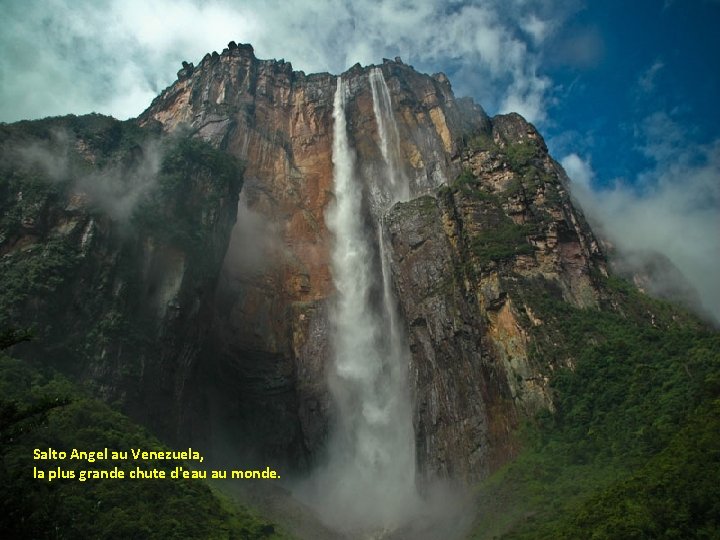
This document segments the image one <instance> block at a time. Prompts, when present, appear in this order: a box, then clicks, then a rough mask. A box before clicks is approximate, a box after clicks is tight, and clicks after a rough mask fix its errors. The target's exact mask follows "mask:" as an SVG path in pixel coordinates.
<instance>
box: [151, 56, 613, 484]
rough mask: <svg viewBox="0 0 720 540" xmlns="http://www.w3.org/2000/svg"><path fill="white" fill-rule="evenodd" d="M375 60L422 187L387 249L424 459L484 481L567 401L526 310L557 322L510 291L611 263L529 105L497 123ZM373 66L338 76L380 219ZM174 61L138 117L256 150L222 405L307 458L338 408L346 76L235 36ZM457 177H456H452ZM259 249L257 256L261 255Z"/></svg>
mask: <svg viewBox="0 0 720 540" xmlns="http://www.w3.org/2000/svg"><path fill="white" fill-rule="evenodd" d="M380 69H381V70H382V74H383V77H384V79H385V81H386V82H387V86H388V89H389V92H390V97H391V101H392V108H393V111H394V116H395V121H396V123H397V129H398V134H399V140H400V154H401V165H400V168H401V171H399V174H401V175H404V176H405V177H406V178H407V179H408V180H409V186H410V198H411V199H414V200H413V201H411V202H409V203H406V204H400V205H398V206H396V207H395V208H393V210H392V211H391V212H390V214H389V216H388V219H387V220H386V234H387V235H388V236H387V237H388V238H389V239H390V240H389V242H388V245H387V246H386V248H387V249H388V250H389V251H390V255H391V257H390V258H391V260H392V274H393V282H394V286H395V289H396V293H397V296H398V298H399V302H400V308H401V312H402V315H403V318H404V321H405V324H406V331H407V336H408V340H409V342H410V346H411V349H412V353H413V355H412V356H413V360H412V366H411V378H412V380H411V386H412V391H413V394H414V403H415V413H414V424H415V433H416V445H417V459H418V464H419V466H420V468H421V469H422V471H423V472H424V473H425V474H427V475H428V476H435V475H437V476H453V477H456V478H466V479H469V478H474V477H478V476H481V475H484V474H485V473H486V472H487V471H488V470H490V469H491V468H493V467H496V466H497V465H499V464H501V463H503V462H504V461H505V460H507V459H508V457H509V456H511V455H512V454H513V452H514V448H515V445H514V442H513V439H512V433H513V430H514V428H515V427H517V425H518V421H519V419H520V418H521V417H522V416H524V415H528V414H532V413H534V412H535V411H537V410H538V409H539V408H540V407H552V401H551V398H550V394H549V390H548V388H547V373H548V370H550V369H552V367H553V366H547V365H543V364H542V361H541V360H539V359H537V358H532V357H531V354H530V352H529V351H530V349H531V344H530V343H529V337H528V328H527V326H528V325H536V324H542V322H541V321H537V320H534V319H533V315H532V313H531V311H530V310H529V309H526V308H525V307H524V306H523V304H522V303H521V302H520V301H519V300H518V299H516V298H514V297H513V294H512V293H511V291H512V290H513V287H517V286H518V285H517V284H518V280H520V279H526V278H527V279H529V278H532V277H536V276H542V277H543V278H545V279H547V280H549V281H552V282H554V283H556V284H557V286H558V287H559V288H560V289H561V290H562V294H563V296H564V297H565V299H566V300H567V301H568V302H570V303H572V304H574V305H577V306H593V305H596V304H597V302H598V296H599V294H600V293H599V291H598V289H597V288H596V286H595V285H594V282H593V279H592V278H591V275H592V274H593V272H596V273H602V272H604V267H603V263H602V257H601V256H600V251H599V249H598V247H597V244H596V242H595V240H594V239H593V237H592V234H591V232H590V230H589V229H588V227H587V226H586V225H585V223H584V221H583V219H582V217H581V216H579V215H578V214H577V212H576V211H575V210H574V209H573V207H572V205H571V204H570V202H569V200H568V196H567V193H566V191H565V187H564V182H565V180H566V178H565V176H564V173H563V171H562V170H561V168H560V167H559V166H558V165H557V164H556V163H555V162H554V161H553V160H552V159H551V158H550V157H549V156H548V154H547V149H546V147H545V145H544V143H543V141H542V138H541V137H540V135H539V134H538V133H537V132H536V131H535V129H534V128H533V127H532V126H530V125H529V124H527V123H526V122H525V121H524V120H522V118H520V117H519V116H517V115H508V116H501V117H496V118H495V119H492V120H491V119H489V118H488V117H487V115H486V114H485V113H484V112H483V111H482V109H481V108H480V107H478V106H476V105H474V104H473V103H472V102H471V101H470V100H457V99H455V97H454V96H453V94H452V91H451V88H450V84H449V82H448V80H447V78H446V77H445V76H444V75H442V74H439V75H435V76H432V77H430V76H427V75H422V74H419V73H417V72H415V71H414V70H413V69H412V68H411V67H410V66H406V65H404V64H402V63H401V62H400V61H399V60H396V61H387V60H386V61H385V62H384V64H383V65H382V66H380ZM369 71H370V70H369V68H362V67H360V66H359V65H358V66H354V67H353V68H351V69H350V70H349V71H348V72H346V73H345V74H343V75H342V77H343V79H344V80H345V81H346V86H347V88H348V89H349V96H348V100H347V102H348V105H347V109H346V115H347V119H348V131H349V138H350V142H351V143H352V145H353V147H354V151H355V152H356V155H357V164H358V165H357V167H358V171H356V174H357V177H358V178H359V179H360V181H362V182H363V185H364V190H365V203H366V204H365V206H366V212H367V215H368V220H369V221H368V234H373V232H372V225H371V222H372V221H373V220H372V219H371V216H373V215H374V216H375V218H376V219H377V218H379V217H381V215H382V214H383V212H384V204H383V203H385V202H387V201H386V199H385V194H384V192H383V187H382V182H384V181H386V180H385V179H384V176H385V175H386V172H385V170H384V164H383V156H382V150H381V140H380V134H379V129H378V125H377V122H376V120H375V116H374V113H373V105H374V103H373V94H372V89H371V84H370V82H369ZM178 75H179V78H178V81H177V82H176V83H175V84H174V85H172V86H171V87H170V88H168V89H167V90H165V91H164V92H163V93H162V94H161V95H160V96H159V97H158V98H157V99H156V100H155V101H154V102H153V104H152V106H151V107H150V108H149V109H148V110H147V111H146V112H145V113H143V115H142V116H141V117H140V123H141V124H143V123H148V122H151V121H158V122H160V123H161V124H162V126H163V130H165V131H167V132H174V131H178V130H189V131H190V132H191V133H194V134H197V135H198V136H200V137H203V138H205V139H206V140H209V141H210V142H212V143H213V144H214V145H216V146H217V147H219V148H221V149H222V150H224V151H226V152H229V153H230V154H232V155H234V156H237V157H238V158H240V159H242V160H243V161H244V162H245V164H246V182H245V188H244V191H243V196H242V200H241V204H240V206H239V218H238V225H237V226H236V229H235V231H234V233H233V239H232V241H231V245H230V250H229V255H228V257H227V258H226V260H225V265H224V267H223V274H222V282H221V284H220V287H219V289H218V298H219V299H221V300H220V301H219V302H218V310H217V311H216V321H215V322H216V325H215V326H216V329H217V330H216V333H215V336H214V337H215V343H218V344H220V345H219V346H218V347H219V350H218V351H215V353H216V354H217V355H218V356H219V357H221V358H222V360H220V361H219V364H220V365H221V366H222V368H221V369H222V370H223V372H224V376H223V377H222V379H223V380H225V381H227V389H226V392H224V394H223V398H222V401H223V402H224V403H225V404H226V405H227V404H228V403H230V404H232V405H231V406H230V408H229V411H228V409H226V411H228V412H226V413H225V414H226V421H227V423H228V424H229V425H233V426H234V427H235V429H236V430H238V428H239V431H238V433H241V434H242V435H238V437H239V439H245V440H248V439H252V440H254V441H256V444H257V445H258V451H260V452H262V454H263V455H266V456H268V455H269V456H275V458H279V457H280V456H281V455H283V454H285V455H287V449H288V448H291V449H292V450H291V452H290V453H291V454H292V455H293V456H294V457H293V458H292V459H293V461H295V462H296V463H298V462H302V461H304V459H305V458H307V457H310V458H312V456H313V455H316V454H317V452H318V451H319V450H320V449H322V447H323V444H324V442H325V440H326V435H327V422H328V414H329V406H330V404H329V399H328V395H327V391H326V387H325V381H326V380H327V377H326V373H325V370H326V367H327V363H328V359H329V354H330V351H329V345H328V320H327V313H328V310H327V302H328V300H329V299H330V298H331V297H332V294H333V284H332V279H331V275H330V271H329V250H330V246H331V242H332V238H331V237H330V235H329V234H328V231H327V228H326V224H325V211H326V209H327V207H328V204H329V203H330V202H331V201H332V190H333V180H332V160H331V158H332V122H333V120H332V100H333V95H334V91H335V86H336V85H335V78H334V77H332V76H330V75H327V74H316V75H305V74H304V73H302V72H295V71H292V68H291V66H290V64H288V63H285V62H283V61H279V62H277V61H264V60H258V59H256V58H255V57H254V54H253V51H252V48H251V47H249V46H247V45H241V46H239V47H238V46H236V45H235V44H233V43H231V44H230V46H229V48H228V49H226V50H224V51H223V53H222V54H220V55H218V54H213V55H207V56H206V57H205V58H204V59H203V60H202V62H201V63H200V65H199V66H198V67H193V66H191V65H187V64H186V65H185V66H184V68H183V70H181V71H180V72H179V74H178ZM461 173H462V174H461ZM459 176H460V178H459V180H458V177H459ZM445 185H450V186H452V187H450V188H449V187H444V188H442V189H440V190H439V191H438V189H439V188H441V186H445ZM243 216H245V217H243ZM258 244H260V247H258ZM253 250H254V252H256V254H257V260H253V263H252V264H248V263H247V254H248V253H249V252H253ZM257 410H263V411H264V414H263V415H262V417H261V418H258V417H257V415H255V413H254V411H257ZM280 426H282V427H280Z"/></svg>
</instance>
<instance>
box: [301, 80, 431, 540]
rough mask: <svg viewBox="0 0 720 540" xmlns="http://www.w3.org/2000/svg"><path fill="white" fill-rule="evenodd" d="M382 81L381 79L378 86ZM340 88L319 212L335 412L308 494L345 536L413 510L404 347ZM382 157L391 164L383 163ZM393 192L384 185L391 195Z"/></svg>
mask: <svg viewBox="0 0 720 540" xmlns="http://www.w3.org/2000/svg"><path fill="white" fill-rule="evenodd" d="M380 78H382V74H380ZM384 84H385V82H384V80H383V81H382V86H379V88H380V89H381V90H382V88H383V87H384ZM376 87H378V86H377V81H376V83H375V84H374V86H373V88H374V89H375V88H376ZM345 91H346V90H345V86H344V84H343V81H342V79H341V78H340V77H338V80H337V89H336V93H335V100H334V110H333V120H334V132H333V136H334V139H333V151H332V161H333V167H334V180H335V197H336V200H335V204H334V205H333V207H332V208H330V210H329V211H328V215H327V224H328V228H329V230H330V231H331V232H332V233H333V234H334V236H335V244H334V249H333V252H332V257H331V265H332V274H333V279H334V282H335V287H336V289H337V299H336V303H335V306H334V308H333V311H332V314H331V321H332V325H333V328H332V336H333V337H332V340H333V341H332V346H333V351H334V369H333V370H332V374H331V377H330V381H329V386H330V391H331V394H332V396H333V399H334V404H335V406H336V414H337V416H336V418H335V425H334V426H333V432H332V434H331V440H330V442H329V448H328V464H327V466H326V467H324V468H322V469H321V470H320V471H318V472H317V474H316V476H315V485H314V493H312V494H311V495H310V499H311V500H312V501H313V504H314V505H315V506H316V507H317V508H318V511H319V513H320V515H321V517H322V519H323V520H324V521H325V522H326V523H328V524H329V525H331V526H333V527H335V528H337V529H340V530H343V531H346V532H350V533H353V534H378V532H379V531H392V530H394V529H396V528H398V527H400V526H402V525H404V524H405V523H406V522H407V521H408V519H410V518H411V516H412V515H413V513H414V512H415V511H416V508H417V507H418V503H419V497H418V495H417V490H416V487H415V449H414V442H413V428H412V416H411V406H410V398H409V393H408V385H407V377H406V366H407V360H408V353H407V348H406V347H404V346H403V343H404V342H403V339H402V335H401V333H400V328H399V324H398V322H397V312H396V309H395V304H394V300H393V297H392V292H391V286H390V276H389V270H388V267H387V261H386V260H385V256H384V250H383V247H382V233H381V232H380V233H379V236H378V237H377V242H378V245H374V244H375V240H376V239H374V238H372V237H368V235H367V231H366V229H365V220H364V217H363V216H364V213H363V208H362V188H361V182H360V181H358V180H359V179H358V178H356V177H355V153H354V151H353V149H352V147H351V146H350V143H349V141H348V136H347V126H346V120H345V105H346V103H345V100H346V97H345ZM384 92H385V94H386V98H387V102H386V104H385V105H382V106H378V107H376V109H375V111H376V115H379V117H382V119H383V121H384V122H385V123H384V124H383V126H384V127H383V128H382V130H383V131H382V132H381V139H382V141H383V142H382V144H383V147H386V148H387V149H388V150H383V157H384V158H385V156H386V155H387V156H391V155H392V152H393V150H392V145H393V144H394V143H393V142H392V141H390V142H388V140H387V133H388V131H391V130H393V129H394V132H395V133H397V127H396V126H394V121H393V123H392V124H391V125H388V124H389V123H388V122H387V115H386V113H385V112H384V111H383V107H387V109H388V110H389V105H390V103H389V94H388V93H387V87H384ZM381 93H382V92H381ZM373 95H375V90H373ZM378 125H380V124H379V122H378ZM383 133H384V134H385V135H383ZM398 147H399V143H398ZM385 161H386V164H387V165H388V169H390V166H389V163H390V160H389V159H388V158H385ZM392 174H394V176H393V178H389V181H390V182H391V183H392V182H395V183H396V184H398V187H399V183H400V180H399V175H397V174H396V173H392ZM389 176H390V175H389ZM397 191H398V189H397V188H396V186H392V192H393V193H395V192H397ZM393 198H395V197H393ZM378 254H379V256H380V259H381V261H380V263H381V264H380V267H381V270H382V272H381V273H382V276H376V275H375V273H376V270H377V263H376V262H375V263H374V261H377V259H376V257H377V255H378ZM378 293H379V294H381V295H382V301H381V302H378V301H377V300H378V298H377V297H378ZM373 298H374V299H375V301H373Z"/></svg>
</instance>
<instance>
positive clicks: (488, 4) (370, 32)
mask: <svg viewBox="0 0 720 540" xmlns="http://www.w3.org/2000/svg"><path fill="white" fill-rule="evenodd" d="M0 5H2V12H3V22H2V23H1V24H2V26H3V32H1V33H0V121H6V122H11V121H15V120H18V119H21V118H41V117H44V116H49V115H58V114H65V113H70V112H72V113H76V114H82V113H87V112H91V111H97V112H102V113H106V114H112V115H114V116H116V117H118V118H127V117H131V116H135V115H137V114H139V113H140V112H141V111H142V110H143V109H144V108H145V107H147V106H148V105H149V103H150V101H151V100H152V98H153V97H154V96H155V95H157V94H158V93H159V92H160V91H161V90H162V89H163V88H165V87H166V86H168V85H169V84H171V83H172V81H173V80H174V79H175V73H176V72H177V70H178V69H179V67H180V63H181V61H182V60H187V61H192V62H196V63H197V62H198V61H199V60H200V59H201V58H202V56H203V55H204V54H205V53H206V52H210V51H213V50H222V48H223V47H225V46H226V44H227V42H228V41H230V40H234V41H237V42H246V43H252V44H253V45H254V47H255V51H256V54H257V55H258V56H259V57H260V58H285V59H286V60H288V61H291V62H292V63H293V66H294V67H295V69H302V70H304V71H306V72H314V71H330V72H332V73H340V72H342V71H344V70H345V69H347V68H348V67H350V66H351V65H352V64H354V63H355V62H360V63H362V64H369V63H379V62H381V59H382V58H383V57H394V56H396V55H400V56H402V58H403V59H404V60H405V61H406V62H407V63H410V64H412V65H414V66H415V67H416V68H417V69H419V70H420V71H425V72H428V73H433V72H437V71H444V72H445V73H447V74H448V76H449V77H450V80H451V81H452V83H453V87H454V89H455V93H456V95H470V96H473V97H474V98H475V99H476V101H477V102H479V103H480V104H481V105H482V106H483V107H484V108H485V109H486V110H487V111H488V112H489V113H490V114H496V113H499V112H508V111H511V110H514V111H517V112H520V113H521V114H523V115H524V116H525V117H526V118H527V119H528V120H530V121H532V122H534V123H535V124H536V126H537V127H538V128H539V129H540V131H541V132H542V133H543V135H544V136H545V139H546V141H547V142H548V146H549V147H550V150H551V152H552V153H553V155H554V157H555V158H556V159H558V160H559V161H561V162H562V163H563V165H564V166H565V168H566V170H567V171H568V173H569V175H570V176H571V178H572V179H573V180H574V182H573V193H574V194H575V196H576V197H577V198H578V199H579V201H580V202H581V204H582V206H583V208H584V209H585V211H586V213H587V214H588V217H589V218H590V219H591V222H592V223H593V225H594V226H595V227H596V229H597V230H599V231H601V233H602V235H603V236H604V237H605V238H607V239H608V240H609V241H610V242H612V243H613V244H614V245H616V246H617V247H618V248H619V249H621V250H625V251H631V250H638V249H651V250H657V251H660V252H662V253H664V254H666V255H667V256H668V257H669V258H670V259H671V260H672V261H673V262H675V264H676V265H677V266H678V267H679V268H680V269H681V270H682V271H683V273H684V274H685V275H686V276H687V277H688V278H689V279H690V281H691V282H692V283H693V284H694V285H695V286H696V288H697V289H698V290H699V291H700V293H701V296H702V297H703V300H704V302H705V304H706V306H707V307H708V308H709V309H711V310H712V311H713V312H715V313H716V315H717V316H719V317H720V287H719V286H718V285H717V284H716V283H715V282H716V281H718V280H717V279H716V278H715V275H716V274H717V273H718V272H717V267H718V266H719V265H720V235H719V234H718V231H720V127H719V126H720V122H719V120H720V113H719V112H718V107H717V106H716V100H717V98H718V96H720V54H719V53H720V32H719V31H718V27H719V26H720V1H719V0H632V1H627V0H626V1H620V0H607V1H590V0H554V1H549V0H477V1H453V0H448V1H441V0H426V1H408V0H353V1H352V2H351V1H348V0H328V1H325V2H321V1H319V0H295V1H293V2H287V1H280V0H242V1H232V0H212V1H204V2H202V1H199V0H155V1H145V0H37V1H26V0H0Z"/></svg>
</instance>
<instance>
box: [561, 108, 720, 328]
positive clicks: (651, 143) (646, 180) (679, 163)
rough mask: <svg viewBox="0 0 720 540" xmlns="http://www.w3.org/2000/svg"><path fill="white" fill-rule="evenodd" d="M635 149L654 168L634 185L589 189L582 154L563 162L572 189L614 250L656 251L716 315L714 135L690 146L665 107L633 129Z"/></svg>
mask: <svg viewBox="0 0 720 540" xmlns="http://www.w3.org/2000/svg"><path fill="white" fill-rule="evenodd" d="M638 138H639V145H638V149H639V150H641V151H642V152H643V153H644V154H645V155H646V156H647V157H648V158H650V159H652V160H653V161H654V166H653V167H652V168H651V169H649V170H648V171H646V172H644V173H642V174H640V175H639V176H638V177H637V178H635V179H634V181H633V182H627V181H625V180H622V179H618V180H616V181H615V183H614V185H613V186H612V187H610V188H603V189H598V188H595V187H594V186H593V179H594V173H593V170H592V165H591V163H590V161H589V159H587V158H582V157H580V156H578V155H577V154H569V155H567V156H565V158H563V160H562V165H563V167H565V169H566V171H567V173H568V176H570V178H572V179H573V183H572V185H571V189H572V192H573V194H574V195H575V197H576V198H577V199H578V200H579V202H580V204H581V205H582V207H583V209H584V210H585V211H586V213H587V214H588V218H589V220H590V221H591V224H592V225H593V226H594V228H595V229H596V230H597V232H598V233H599V234H600V235H601V236H604V237H606V238H607V239H608V240H610V241H611V242H612V243H613V244H614V245H615V246H617V247H618V248H619V250H620V252H621V253H622V252H625V253H634V252H642V251H648V250H649V251H656V252H659V253H662V254H663V255H665V256H666V257H668V258H669V259H670V260H671V261H672V262H673V263H674V264H675V266H677V268H678V269H680V271H681V272H682V273H683V275H684V276H685V277H686V278H687V279H688V281H689V282H690V283H691V284H692V285H693V286H694V287H695V289H696V290H697V291H698V293H699V294H700V297H701V298H702V303H703V305H704V307H705V308H706V309H707V310H709V311H710V312H711V313H712V314H713V315H714V316H715V318H717V319H720V286H719V285H718V281H717V265H718V263H719V262H720V236H718V231H720V139H717V140H714V141H712V142H711V143H709V144H704V145H692V144H688V143H686V142H685V141H687V140H688V138H687V137H686V132H685V130H684V128H683V127H682V126H680V125H679V124H677V123H676V122H675V121H674V120H673V119H672V118H671V117H670V116H669V115H667V114H666V113H664V112H656V113H653V114H651V115H650V116H648V117H646V118H645V119H644V120H643V122H641V123H640V125H639V126H638Z"/></svg>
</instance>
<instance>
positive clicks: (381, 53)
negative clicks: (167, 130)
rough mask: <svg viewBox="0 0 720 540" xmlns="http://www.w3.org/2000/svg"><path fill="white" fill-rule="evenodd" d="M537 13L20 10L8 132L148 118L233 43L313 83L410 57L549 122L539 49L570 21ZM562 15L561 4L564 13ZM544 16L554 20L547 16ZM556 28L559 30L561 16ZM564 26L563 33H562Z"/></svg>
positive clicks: (384, 5)
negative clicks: (55, 120)
mask: <svg viewBox="0 0 720 540" xmlns="http://www.w3.org/2000/svg"><path fill="white" fill-rule="evenodd" d="M540 4H542V3H537V2H506V1H503V0H484V1H481V0H476V1H471V2H463V3H460V2H449V3H448V2H444V1H442V0H428V1H425V2H408V1H407V0H380V1H375V0H354V1H350V0H330V1H326V2H318V1H315V0H302V1H295V2H286V1H279V0H269V1H268V0H263V1H261V0H247V1H245V2H242V3H232V2H230V1H225V0H214V1H209V2H200V1H199V0H157V1H155V2H146V1H141V0H103V1H100V2H97V1H91V0H44V1H40V2H34V3H27V4H26V3H21V2H14V3H10V6H8V9H6V10H5V11H6V13H4V15H5V21H4V32H3V34H2V35H1V36H0V46H2V48H3V50H4V51H6V54H4V55H3V56H2V58H0V75H1V76H2V77H1V79H0V97H1V98H2V99H1V100H0V120H4V121H14V120H18V119H20V118H37V117H41V116H46V115H56V114H63V113H67V112H75V113H85V112H90V111H97V112H104V113H108V114H113V115H115V116H118V117H121V118H123V117H127V116H130V115H137V114H139V113H140V112H141V111H142V110H143V109H144V108H145V107H146V106H148V105H149V101H150V99H151V98H152V97H153V96H154V95H156V94H157V93H159V91H160V90H162V89H163V88H164V87H166V86H167V85H169V84H170V83H171V82H172V81H173V80H174V78H175V73H176V71H177V70H178V69H179V67H180V62H181V61H182V60H188V61H192V62H197V61H198V60H200V58H202V56H203V55H204V54H205V53H207V52H211V51H213V50H221V49H222V48H223V47H225V46H226V44H227V43H228V42H229V41H231V40H234V41H237V42H238V43H241V42H242V43H251V44H252V45H253V46H254V47H255V50H256V54H257V55H258V56H259V57H261V58H285V59H287V60H289V61H291V62H292V63H293V65H294V67H295V68H296V69H302V70H304V71H306V72H315V71H331V72H334V73H339V72H342V71H344V70H345V69H347V68H348V67H350V66H351V65H352V64H354V63H355V62H360V63H362V64H369V63H378V62H380V61H381V59H382V58H383V57H393V56H396V55H400V56H402V57H403V59H404V60H405V61H406V62H408V63H413V64H414V65H416V66H417V67H418V68H419V69H423V70H427V71H445V70H449V71H451V73H450V75H451V76H452V80H453V83H454V84H455V86H456V89H457V90H458V93H459V94H461V95H473V96H474V97H476V98H477V99H478V100H479V101H480V103H481V104H482V105H483V106H484V107H486V108H487V109H488V110H489V111H490V112H499V111H502V112H506V111H509V110H516V111H518V112H520V113H521V114H524V115H525V116H526V117H527V118H528V120H530V121H535V122H537V121H541V120H542V119H543V118H544V117H545V105H546V96H547V93H548V91H549V89H550V87H551V83H550V81H549V80H548V79H546V78H544V77H543V76H541V75H538V68H539V59H538V53H537V52H536V51H535V47H536V46H537V45H538V44H540V43H542V42H543V41H544V40H545V39H547V37H548V36H549V35H550V34H551V33H552V31H553V29H554V28H556V26H557V22H558V21H560V20H561V19H562V16H563V14H562V9H561V8H559V7H558V8H557V13H553V12H552V10H548V8H547V5H546V4H543V5H540ZM559 4H560V3H559ZM541 10H542V11H541ZM554 15H555V19H554V20H553V18H552V17H553V16H554ZM551 21H552V22H551Z"/></svg>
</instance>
